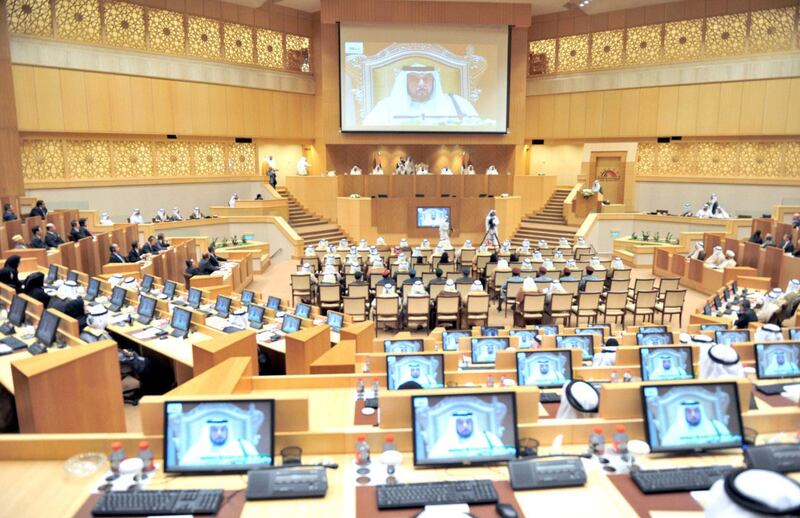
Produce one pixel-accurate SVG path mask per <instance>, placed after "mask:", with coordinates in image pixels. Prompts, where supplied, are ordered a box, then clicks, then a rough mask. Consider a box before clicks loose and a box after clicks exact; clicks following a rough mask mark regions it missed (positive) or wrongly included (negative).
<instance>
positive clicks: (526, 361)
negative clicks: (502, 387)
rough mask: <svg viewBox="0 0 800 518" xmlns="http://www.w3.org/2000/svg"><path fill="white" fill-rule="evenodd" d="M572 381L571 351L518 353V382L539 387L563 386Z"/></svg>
mask: <svg viewBox="0 0 800 518" xmlns="http://www.w3.org/2000/svg"><path fill="white" fill-rule="evenodd" d="M570 381H572V353H571V352H570V351H527V352H518V353H517V384H518V385H525V386H536V387H539V388H551V387H561V386H562V385H564V383H567V382H570Z"/></svg>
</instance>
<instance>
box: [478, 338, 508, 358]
mask: <svg viewBox="0 0 800 518" xmlns="http://www.w3.org/2000/svg"><path fill="white" fill-rule="evenodd" d="M504 349H508V337H502V338H501V337H492V338H473V339H472V340H471V341H470V352H471V355H472V363H474V364H481V363H494V362H495V360H496V359H497V351H502V350H504Z"/></svg>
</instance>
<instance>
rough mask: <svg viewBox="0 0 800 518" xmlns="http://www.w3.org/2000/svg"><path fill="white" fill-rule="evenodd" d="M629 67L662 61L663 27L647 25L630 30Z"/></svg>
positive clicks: (628, 46)
mask: <svg viewBox="0 0 800 518" xmlns="http://www.w3.org/2000/svg"><path fill="white" fill-rule="evenodd" d="M625 48H626V59H627V63H628V65H648V64H651V63H657V62H659V61H660V60H661V26H660V25H646V26H644V27H634V28H632V29H628V42H627V44H626V47H625Z"/></svg>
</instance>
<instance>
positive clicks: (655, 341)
mask: <svg viewBox="0 0 800 518" xmlns="http://www.w3.org/2000/svg"><path fill="white" fill-rule="evenodd" d="M674 341H675V339H674V338H673V337H672V333H636V344H637V345H671V344H672V343H673V342H674Z"/></svg>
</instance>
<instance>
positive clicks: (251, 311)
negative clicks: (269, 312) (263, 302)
mask: <svg viewBox="0 0 800 518" xmlns="http://www.w3.org/2000/svg"><path fill="white" fill-rule="evenodd" d="M264 311H265V310H264V306H258V305H256V304H250V305H248V306H247V321H248V322H250V326H251V327H254V328H256V329H261V326H262V325H264Z"/></svg>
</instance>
